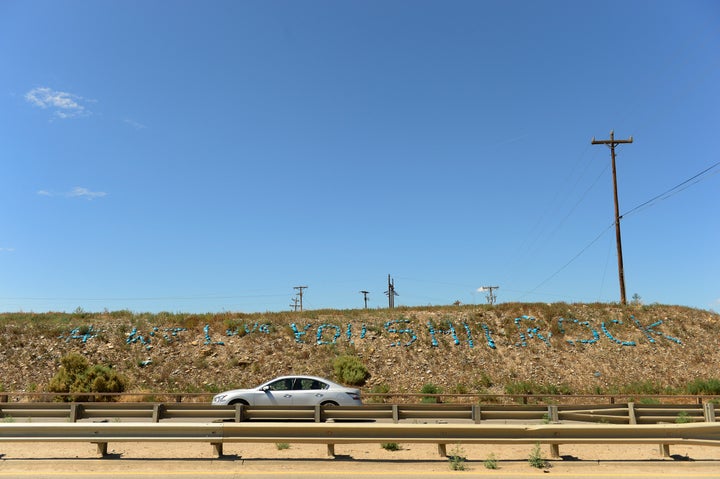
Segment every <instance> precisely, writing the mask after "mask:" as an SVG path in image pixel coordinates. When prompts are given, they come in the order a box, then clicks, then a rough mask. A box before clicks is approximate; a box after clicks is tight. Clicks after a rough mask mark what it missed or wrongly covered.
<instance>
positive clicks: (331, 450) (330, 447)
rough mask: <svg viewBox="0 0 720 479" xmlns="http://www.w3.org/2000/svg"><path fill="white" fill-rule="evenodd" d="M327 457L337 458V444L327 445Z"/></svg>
mask: <svg viewBox="0 0 720 479" xmlns="http://www.w3.org/2000/svg"><path fill="white" fill-rule="evenodd" d="M327 455H328V457H335V444H328V445H327Z"/></svg>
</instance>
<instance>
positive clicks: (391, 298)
mask: <svg viewBox="0 0 720 479" xmlns="http://www.w3.org/2000/svg"><path fill="white" fill-rule="evenodd" d="M385 294H387V297H388V308H390V309H393V308H394V307H395V296H399V295H398V294H397V293H396V292H395V280H394V279H391V278H390V275H388V289H387V291H385Z"/></svg>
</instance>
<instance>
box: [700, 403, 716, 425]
mask: <svg viewBox="0 0 720 479" xmlns="http://www.w3.org/2000/svg"><path fill="white" fill-rule="evenodd" d="M703 416H705V422H715V420H716V419H715V404H714V403H711V402H706V403H705V405H704V406H703Z"/></svg>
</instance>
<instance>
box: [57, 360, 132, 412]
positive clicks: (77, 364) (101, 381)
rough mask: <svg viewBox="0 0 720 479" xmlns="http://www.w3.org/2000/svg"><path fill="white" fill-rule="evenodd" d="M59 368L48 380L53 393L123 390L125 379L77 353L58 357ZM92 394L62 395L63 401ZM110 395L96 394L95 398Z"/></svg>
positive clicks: (125, 384) (114, 391) (103, 397)
mask: <svg viewBox="0 0 720 479" xmlns="http://www.w3.org/2000/svg"><path fill="white" fill-rule="evenodd" d="M60 364H61V366H60V369H59V370H58V372H57V373H55V376H54V377H53V378H52V379H51V380H50V385H49V386H48V390H49V391H50V392H54V393H119V392H123V391H125V388H126V387H127V381H126V380H125V378H124V377H123V376H121V375H119V374H118V373H117V371H115V370H114V369H112V368H110V367H109V366H103V365H100V364H95V365H93V366H90V363H88V360H87V359H85V357H84V356H82V355H80V354H78V353H70V354H68V355H66V356H63V357H62V358H61V359H60ZM90 396H92V394H78V395H72V396H63V398H62V400H63V401H81V400H87V399H88V398H89V397H90ZM109 398H111V396H96V397H95V399H96V400H100V401H102V400H106V401H107V400H110V399H109Z"/></svg>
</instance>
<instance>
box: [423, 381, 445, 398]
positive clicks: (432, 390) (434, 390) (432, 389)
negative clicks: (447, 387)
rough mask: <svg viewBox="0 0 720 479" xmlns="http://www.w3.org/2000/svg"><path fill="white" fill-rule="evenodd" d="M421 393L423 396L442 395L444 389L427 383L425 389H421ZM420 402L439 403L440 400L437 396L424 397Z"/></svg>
mask: <svg viewBox="0 0 720 479" xmlns="http://www.w3.org/2000/svg"><path fill="white" fill-rule="evenodd" d="M420 392H421V393H423V394H442V389H441V388H440V387H439V386H436V385H434V384H432V383H427V384H425V385H423V387H422V388H421V389H420ZM420 402H423V403H439V402H440V398H438V397H436V396H424V397H423V398H422V399H420Z"/></svg>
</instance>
